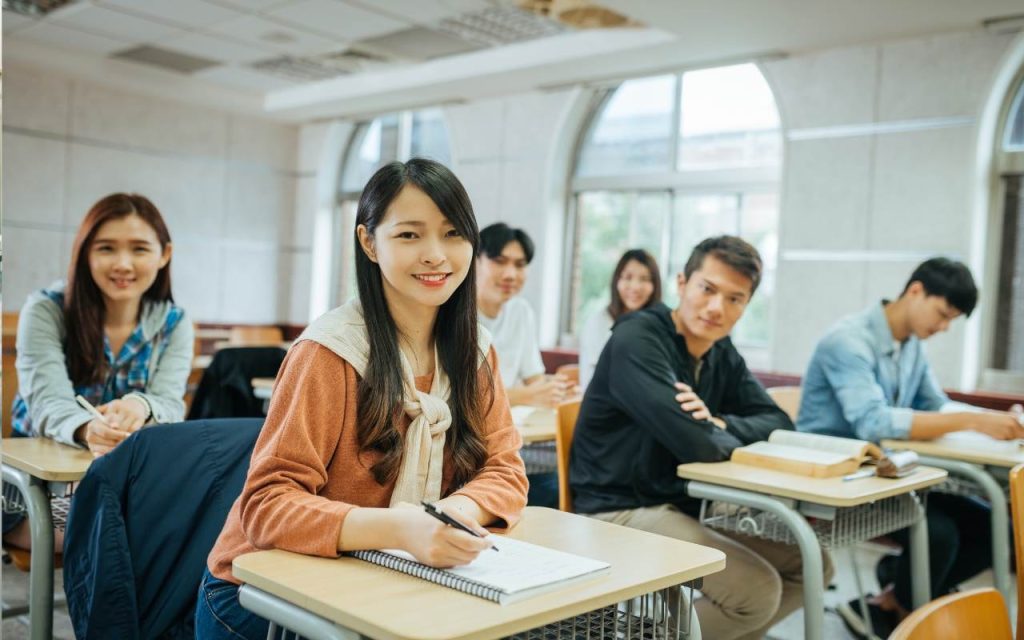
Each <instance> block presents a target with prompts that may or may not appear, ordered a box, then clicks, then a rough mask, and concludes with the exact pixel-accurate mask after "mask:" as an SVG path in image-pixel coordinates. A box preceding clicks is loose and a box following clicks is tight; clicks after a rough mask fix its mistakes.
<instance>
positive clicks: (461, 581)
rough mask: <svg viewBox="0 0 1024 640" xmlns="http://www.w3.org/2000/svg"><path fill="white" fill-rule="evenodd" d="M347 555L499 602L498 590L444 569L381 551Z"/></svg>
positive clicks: (499, 592)
mask: <svg viewBox="0 0 1024 640" xmlns="http://www.w3.org/2000/svg"><path fill="white" fill-rule="evenodd" d="M347 555H350V556H352V557H353V558H358V559H359V560H363V561H365V562H369V563H371V564H375V565H378V566H381V567H385V568H387V569H391V570H393V571H401V572H402V573H405V574H408V575H410V576H415V577H417V578H420V579H422V580H427V581H429V582H433V583H434V584H439V585H441V586H442V587H448V588H449V589H455V590H456V591H461V592H463V593H468V594H470V595H474V596H477V597H478V598H483V599H485V600H490V601H491V602H498V603H500V602H501V591H499V590H498V589H495V588H494V587H490V586H487V585H485V584H482V583H480V582H477V581H476V580H470V579H468V578H463V577H462V576H457V575H455V574H452V573H449V572H447V571H445V570H444V569H436V568H434V567H428V566H427V565H425V564H420V563H419V562H413V561H412V560H406V559H405V558H399V557H398V556H393V555H391V554H390V553H385V552H383V551H352V552H351V553H349V554H347Z"/></svg>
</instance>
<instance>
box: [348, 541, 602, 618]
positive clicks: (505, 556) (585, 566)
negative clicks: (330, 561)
mask: <svg viewBox="0 0 1024 640" xmlns="http://www.w3.org/2000/svg"><path fill="white" fill-rule="evenodd" d="M492 537H493V538H494V545H495V546H496V547H498V548H499V549H500V551H498V552H494V551H490V550H487V551H484V552H482V553H481V554H480V555H478V556H477V557H476V560H474V561H473V562H471V563H469V564H467V565H463V566H461V567H453V568H451V569H437V568H434V567H430V566H427V565H425V564H421V563H419V562H417V561H416V559H415V558H414V557H413V556H412V554H410V553H407V552H405V551H401V550H398V549H384V550H381V551H353V552H351V553H350V554H349V555H351V556H353V557H356V558H359V559H360V560H365V561H366V562H372V563H373V564H377V565H380V566H382V567H387V568H388V569H394V570H395V571H401V572H402V573H407V574H409V575H411V576H416V577H417V578H422V579H424V580H429V581H430V582H433V583H435V584H439V585H442V586H445V587H449V588H451V589H457V590H459V591H462V592H463V593H469V594H471V595H474V596H478V597H480V598H485V599H487V600H491V601H492V602H497V603H498V604H509V603H511V602H517V601H519V600H522V599H524V598H529V597H532V596H536V595H540V594H542V593H547V592H549V591H554V590H555V589H560V588H562V587H565V586H567V585H569V584H571V583H573V582H576V581H578V580H583V579H586V578H591V577H594V576H596V575H600V574H602V573H607V572H608V571H609V569H610V567H611V565H609V564H608V563H607V562H601V561H599V560H591V559H590V558H584V557H582V556H577V555H575V554H572V553H566V552H564V551H557V550H555V549H548V548H547V547H541V546H538V545H535V544H530V543H529V542H523V541H522V540H515V539H513V538H506V537H504V536H499V535H494V534H492Z"/></svg>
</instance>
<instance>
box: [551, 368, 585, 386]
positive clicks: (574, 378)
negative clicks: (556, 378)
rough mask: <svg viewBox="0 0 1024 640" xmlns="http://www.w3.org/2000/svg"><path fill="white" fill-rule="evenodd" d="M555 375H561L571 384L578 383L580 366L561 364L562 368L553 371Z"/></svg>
mask: <svg viewBox="0 0 1024 640" xmlns="http://www.w3.org/2000/svg"><path fill="white" fill-rule="evenodd" d="M555 373H558V374H561V375H563V376H565V377H566V378H569V382H571V383H573V384H579V383H580V365H578V364H563V365H562V366H560V367H558V368H557V369H555Z"/></svg>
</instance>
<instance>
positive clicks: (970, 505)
mask: <svg viewBox="0 0 1024 640" xmlns="http://www.w3.org/2000/svg"><path fill="white" fill-rule="evenodd" d="M977 301H978V290H977V287H976V286H975V284H974V279H973V278H972V277H971V273H970V271H969V270H968V269H967V267H966V266H965V265H964V264H962V263H960V262H956V261H953V260H948V259H946V258H932V259H931V260H927V261H925V262H924V263H922V264H921V265H919V266H918V267H917V269H915V270H914V273H913V274H912V275H911V276H910V279H909V281H908V282H907V285H906V287H904V290H903V293H902V294H900V297H899V298H898V299H896V300H893V301H888V300H883V301H881V303H876V304H873V305H871V306H870V307H868V308H867V309H866V310H864V311H862V312H860V313H858V314H856V315H853V316H849V317H847V318H844V319H843V320H841V321H840V322H839V323H837V324H836V325H835V326H834V327H832V328H831V329H830V330H829V331H828V333H827V334H826V335H825V337H824V338H822V339H821V341H820V342H819V343H818V346H817V348H816V349H815V350H814V355H813V356H812V357H811V362H810V364H809V365H808V366H807V373H806V375H805V376H804V379H803V385H802V386H803V393H802V395H801V401H800V412H799V415H798V417H797V424H796V427H797V430H799V431H809V432H812V433H822V434H827V435H834V436H842V437H848V438H860V439H862V440H870V441H872V442H878V441H879V440H881V439H883V438H895V439H904V440H906V439H912V440H930V439H933V438H937V437H939V436H942V435H943V434H946V433H949V432H951V431H960V430H965V429H970V430H975V431H980V432H982V433H985V434H987V435H989V436H992V437H993V438H997V439H1000V440H1005V439H1010V438H1020V437H1024V428H1022V427H1021V425H1020V423H1019V422H1018V419H1017V417H1016V416H1014V415H1012V414H1009V413H1003V412H995V411H982V410H978V409H975V408H974V407H971V406H969V405H965V404H961V403H957V402H952V401H951V400H950V399H949V397H948V396H946V394H945V393H944V392H943V391H942V388H941V387H940V386H939V383H938V380H937V379H936V377H935V374H934V372H933V371H932V368H931V366H930V365H929V364H928V359H927V357H926V356H925V352H924V345H923V341H924V340H926V339H928V338H930V337H931V336H933V335H935V334H937V333H941V332H943V331H945V330H946V329H948V328H949V325H950V323H951V322H952V321H953V320H954V319H956V318H957V317H959V316H960V315H970V314H971V312H972V311H973V310H974V307H975V305H976V304H977ZM989 522H990V520H989V508H988V506H987V505H985V504H983V503H981V502H980V501H977V500H973V499H970V498H963V497H958V496H951V495H945V494H933V495H931V496H930V497H929V498H928V534H929V535H928V537H929V549H930V555H931V578H932V595H933V596H936V597H938V596H941V595H944V594H946V593H948V592H949V591H950V590H951V589H952V588H954V587H956V586H957V585H958V584H959V583H960V582H962V581H964V580H966V579H968V578H970V577H972V576H974V575H975V574H977V573H980V572H981V571H983V570H985V569H986V568H988V567H989V566H990V564H991V558H992V553H991V546H990V545H991V535H990V531H989ZM892 537H893V538H895V539H897V541H898V542H900V543H901V544H902V545H903V546H904V547H906V546H907V544H908V542H909V536H908V534H907V531H906V530H904V531H900V532H897V533H896V534H893V536H892ZM879 566H880V569H881V570H880V571H879V573H880V578H879V583H880V584H882V585H888V586H887V587H886V588H885V589H884V590H883V592H882V593H881V594H880V595H879V596H876V597H875V598H873V599H872V600H871V601H870V604H869V605H868V606H869V609H871V617H872V621H873V623H874V624H873V626H874V631H875V633H876V634H878V635H880V636H882V637H886V636H887V635H888V632H889V631H891V630H892V627H894V626H895V624H896V623H898V621H899V620H900V619H901V618H902V617H904V616H906V614H907V612H908V610H909V609H910V608H912V605H911V584H910V560H909V554H906V553H904V554H902V555H901V556H900V558H899V559H898V560H896V561H895V567H894V568H893V567H891V566H890V567H889V568H891V569H892V571H890V572H888V573H887V572H886V566H885V565H883V564H882V563H880V565H879ZM888 578H891V579H893V580H894V583H893V584H889V579H888ZM855 602H856V601H855ZM854 610H856V611H854ZM852 613H855V614H857V615H859V606H856V605H854V603H851V604H850V605H847V606H846V607H845V608H844V607H840V614H844V615H843V618H844V620H846V621H847V624H848V626H849V627H851V631H853V632H854V633H855V634H859V635H860V636H861V637H866V634H865V633H864V629H863V625H862V623H860V621H859V619H858V618H857V616H855V615H851V614H852ZM883 632H884V633H883Z"/></svg>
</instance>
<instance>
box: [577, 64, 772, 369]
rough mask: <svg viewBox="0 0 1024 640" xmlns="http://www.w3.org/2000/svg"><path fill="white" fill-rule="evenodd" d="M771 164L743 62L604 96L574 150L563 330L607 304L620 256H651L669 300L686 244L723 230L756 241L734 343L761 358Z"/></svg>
mask: <svg viewBox="0 0 1024 640" xmlns="http://www.w3.org/2000/svg"><path fill="white" fill-rule="evenodd" d="M781 157H782V139H781V134H780V131H779V116H778V111H777V109H776V107H775V100H774V98H773V96H772V93H771V89H770V88H769V87H768V84H767V82H765V80H764V77H763V76H762V75H761V72H760V71H759V70H758V68H757V67H756V66H755V65H753V64H741V65H734V66H729V67H719V68H714V69H702V70H696V71H687V72H685V73H682V74H674V75H665V76H657V77H652V78H641V79H636V80H630V81H627V82H624V83H622V84H621V85H619V87H617V88H616V89H614V90H613V91H610V92H609V93H608V95H607V96H606V97H605V99H604V100H603V102H602V103H601V106H600V107H599V108H598V110H597V111H596V113H595V114H594V116H593V117H592V119H591V121H590V125H589V127H588V129H587V130H586V132H585V134H584V137H583V139H582V141H581V144H580V147H579V150H578V153H577V163H576V171H575V175H574V177H573V179H572V192H573V205H574V206H573V216H572V220H573V233H572V241H571V242H572V246H571V248H570V250H571V255H572V269H571V270H570V282H569V287H568V290H569V291H570V292H571V295H570V299H569V301H568V304H567V305H566V307H565V308H564V309H563V316H564V330H565V331H567V332H568V333H570V334H575V333H576V332H577V330H578V328H579V327H581V326H582V323H583V322H585V320H586V318H587V317H589V315H590V314H592V313H598V312H600V309H601V308H602V307H603V306H605V305H607V304H608V282H609V279H610V278H611V272H612V269H613V268H614V266H615V263H616V261H617V260H618V257H619V256H620V255H621V254H622V252H623V251H625V250H627V249H630V248H633V247H641V248H644V249H647V250H648V251H650V252H651V253H652V254H653V255H654V256H655V257H656V258H657V259H658V264H659V265H660V266H661V269H662V277H663V279H664V280H665V283H664V284H665V286H664V287H663V290H664V294H665V298H666V303H667V304H669V305H674V304H675V303H676V302H677V300H676V287H675V284H674V282H675V281H674V276H675V274H676V273H677V272H678V271H680V270H681V269H682V266H683V263H684V262H685V260H686V258H687V257H688V256H689V254H690V251H691V250H692V249H693V247H694V245H695V244H697V243H698V242H699V241H700V240H702V239H703V238H706V237H708V236H710V235H715V234H722V233H729V234H735V235H739V236H741V237H743V238H744V239H746V240H747V241H748V242H750V243H751V244H753V245H754V246H756V247H757V248H758V250H759V251H760V252H761V256H762V258H763V260H764V263H765V274H764V278H763V280H762V284H761V286H760V288H759V289H758V291H757V295H755V296H754V299H753V301H752V302H751V304H750V306H749V307H748V309H747V311H746V313H745V314H744V317H743V319H742V320H741V321H740V323H739V324H738V325H737V327H736V330H735V331H734V332H733V340H734V341H735V342H737V344H738V345H740V346H741V348H746V351H750V350H755V351H756V350H757V349H758V348H762V349H761V350H762V352H763V353H764V354H765V355H766V354H767V350H766V349H763V348H764V347H766V346H767V345H768V342H769V340H770V339H771V313H770V311H771V301H772V296H773V292H774V288H775V265H776V252H777V246H778V191H779V172H780V167H781ZM670 276H671V278H672V279H671V280H670V279H669V277H670ZM746 351H745V352H746ZM759 364H760V363H759Z"/></svg>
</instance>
